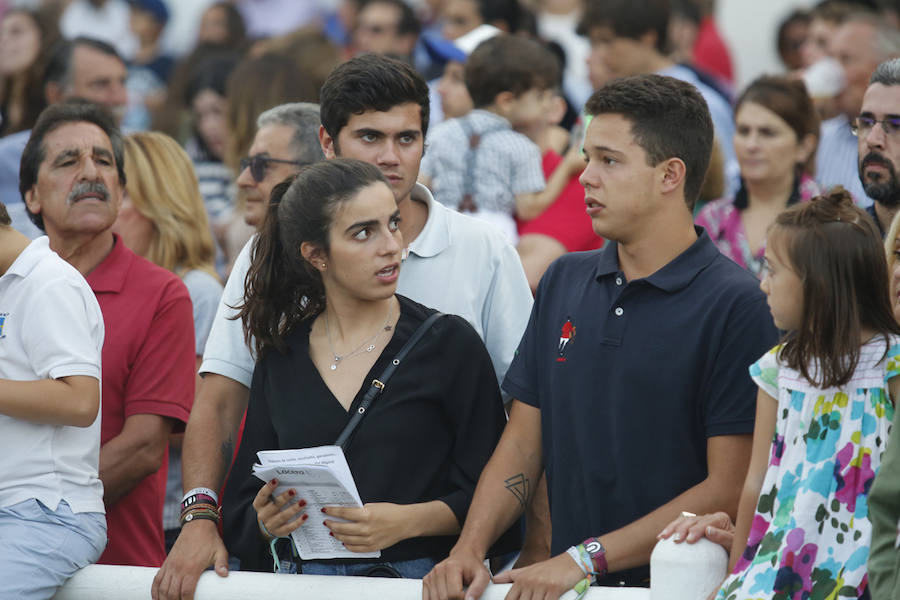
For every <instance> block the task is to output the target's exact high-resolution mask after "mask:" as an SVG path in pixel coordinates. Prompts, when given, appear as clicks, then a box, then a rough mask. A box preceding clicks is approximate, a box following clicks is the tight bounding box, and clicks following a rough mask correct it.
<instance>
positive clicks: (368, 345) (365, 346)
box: [325, 302, 394, 371]
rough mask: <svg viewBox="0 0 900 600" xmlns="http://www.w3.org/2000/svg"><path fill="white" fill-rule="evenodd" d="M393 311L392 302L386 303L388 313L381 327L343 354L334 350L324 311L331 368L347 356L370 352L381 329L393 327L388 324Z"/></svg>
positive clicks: (334, 368) (326, 312) (336, 366)
mask: <svg viewBox="0 0 900 600" xmlns="http://www.w3.org/2000/svg"><path fill="white" fill-rule="evenodd" d="M393 312H394V303H393V302H391V303H390V304H389V305H388V313H387V317H386V318H385V319H384V323H383V324H382V325H381V327H379V328H378V331H376V332H375V335H373V336H372V337H370V338H369V339H367V340H365V341H364V342H363V343H362V344H360V345H359V346H357V347H356V348H354V349H353V350H352V351H351V352H348V353H347V354H344V355H343V356H341V355H339V354H338V353H337V352H335V351H334V346H333V345H332V343H331V330H330V329H329V328H328V311H327V310H326V311H325V337H327V338H328V349H329V350H330V351H331V356H333V357H334V360H333V361H332V363H331V370H332V371H334V370H336V369H337V368H338V364H339V363H340V362H341V361H342V360H347V359H348V358H352V357H354V356H356V355H357V354H362V353H363V352H372V351H373V350H375V340H377V339H378V336H379V335H381V332H382V331H390V330H391V329H393V327H392V326H391V325H389V323H390V321H391V315H392V314H393Z"/></svg>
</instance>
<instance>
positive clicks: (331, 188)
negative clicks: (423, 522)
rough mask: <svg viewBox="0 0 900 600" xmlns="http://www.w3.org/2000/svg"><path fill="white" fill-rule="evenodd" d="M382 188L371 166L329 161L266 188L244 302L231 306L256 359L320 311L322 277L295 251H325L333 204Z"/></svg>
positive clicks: (381, 178) (282, 346)
mask: <svg viewBox="0 0 900 600" xmlns="http://www.w3.org/2000/svg"><path fill="white" fill-rule="evenodd" d="M377 182H381V183H384V184H385V185H388V182H387V180H386V179H385V178H384V176H383V175H382V174H381V171H379V170H378V168H377V167H375V166H374V165H371V164H369V163H365V162H362V161H359V160H354V159H344V158H339V159H334V160H327V161H322V162H319V163H315V164H312V165H309V166H307V167H304V168H303V169H301V170H300V172H298V173H297V174H296V175H293V176H291V177H289V178H288V179H285V180H284V181H282V182H281V183H279V184H278V185H276V186H275V187H274V188H273V189H272V194H271V196H270V198H269V206H268V209H267V211H266V217H265V220H264V222H263V226H262V231H260V233H259V235H258V236H257V238H256V241H255V242H254V243H253V248H252V256H253V258H252V261H251V263H250V269H249V270H248V271H247V277H246V278H245V280H244V303H243V304H242V305H240V306H238V307H236V308H237V309H238V310H239V311H240V312H239V313H238V315H237V316H236V317H235V318H240V319H241V321H242V323H243V326H244V340H245V341H246V343H247V345H248V346H252V347H253V348H254V350H255V351H256V357H257V358H260V357H262V355H263V354H264V353H265V352H266V351H268V350H269V349H271V348H275V349H276V350H278V351H280V352H286V351H287V344H285V342H284V338H285V336H287V335H288V334H289V333H290V332H291V331H292V330H293V329H294V327H296V326H297V325H298V324H299V323H301V322H302V321H305V320H307V319H310V318H312V317H315V316H316V315H318V314H319V313H320V312H321V311H322V310H324V308H325V287H324V285H323V283H322V275H321V273H319V271H318V270H317V269H316V268H315V267H313V266H312V265H311V264H309V262H308V261H307V260H306V259H305V258H304V257H303V255H302V254H301V253H300V246H301V244H303V243H304V242H309V243H311V244H315V245H316V246H319V247H320V248H321V249H322V250H323V251H324V252H325V253H326V254H327V253H328V251H329V238H328V232H329V230H330V228H331V224H332V222H333V221H334V216H335V214H336V213H337V209H338V207H339V205H340V204H341V203H343V202H346V201H347V200H350V199H351V198H353V197H354V196H355V195H356V194H357V193H358V192H359V190H361V189H362V188H364V187H367V186H369V185H371V184H373V183H377Z"/></svg>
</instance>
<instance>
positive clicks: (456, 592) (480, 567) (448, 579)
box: [422, 549, 580, 600]
mask: <svg viewBox="0 0 900 600" xmlns="http://www.w3.org/2000/svg"><path fill="white" fill-rule="evenodd" d="M571 560H572V559H569V561H570V562H571ZM572 564H573V565H574V564H575V563H572ZM575 568H576V569H577V568H578V567H577V566H576V567H575ZM579 572H580V571H579ZM490 580H491V574H490V573H489V572H488V570H487V567H485V566H484V559H483V558H479V557H478V555H477V554H475V553H472V552H467V551H465V550H460V551H457V550H456V549H454V550H453V551H452V552H450V556H448V557H447V558H446V559H444V560H443V561H441V562H439V563H438V564H437V565H435V567H434V569H432V571H431V573H429V574H428V575H426V576H425V579H423V580H422V600H463V598H465V600H477V599H478V598H480V597H481V594H483V593H484V590H485V588H486V587H487V585H488V583H489V582H490ZM465 586H469V588H468V589H467V590H466V592H465V596H463V588H464V587H465ZM554 600H556V599H554Z"/></svg>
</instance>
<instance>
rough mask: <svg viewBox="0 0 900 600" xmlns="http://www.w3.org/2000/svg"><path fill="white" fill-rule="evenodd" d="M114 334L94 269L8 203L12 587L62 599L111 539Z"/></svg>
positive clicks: (0, 550) (7, 495)
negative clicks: (103, 365) (15, 224)
mask: <svg viewBox="0 0 900 600" xmlns="http://www.w3.org/2000/svg"><path fill="white" fill-rule="evenodd" d="M103 335H104V327H103V315H102V314H101V313H100V305H99V304H97V299H96V298H95V297H94V293H93V292H92V291H91V288H90V287H88V284H87V282H86V281H85V280H84V278H83V277H82V276H81V275H80V274H79V273H78V271H76V270H75V268H74V267H72V266H71V265H70V264H68V263H67V262H65V261H64V260H62V259H61V258H60V257H59V256H57V255H56V253H55V252H53V251H52V250H51V249H50V243H49V241H48V238H47V237H45V236H42V237H39V238H38V239H36V240H34V241H33V242H32V241H31V240H29V239H28V238H27V237H25V236H24V235H22V234H20V233H19V232H18V231H16V230H14V229H13V228H12V227H11V226H10V218H9V215H8V214H7V211H6V207H5V206H4V205H3V204H2V203H0V454H2V456H3V461H2V463H0V540H2V543H0V575H2V577H0V598H16V599H24V600H37V599H38V598H50V597H52V596H53V595H54V594H55V593H56V590H57V589H58V588H59V587H60V586H62V585H63V584H64V583H65V582H66V581H67V580H68V579H69V578H70V577H71V576H72V575H74V574H75V572H76V571H78V570H79V569H81V568H82V567H85V566H87V565H88V564H91V563H94V562H96V561H97V559H98V558H99V557H100V554H101V553H102V552H103V548H104V547H105V546H106V518H105V516H104V512H105V510H104V507H103V484H102V483H100V479H99V477H98V468H99V467H98V465H99V457H100V417H99V414H98V413H99V409H100V351H101V348H102V347H103Z"/></svg>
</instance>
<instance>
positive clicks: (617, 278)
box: [616, 276, 622, 285]
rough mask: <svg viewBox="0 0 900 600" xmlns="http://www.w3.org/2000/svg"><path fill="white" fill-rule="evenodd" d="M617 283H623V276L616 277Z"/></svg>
mask: <svg viewBox="0 0 900 600" xmlns="http://www.w3.org/2000/svg"><path fill="white" fill-rule="evenodd" d="M616 285H622V278H621V277H618V276H617V277H616Z"/></svg>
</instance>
